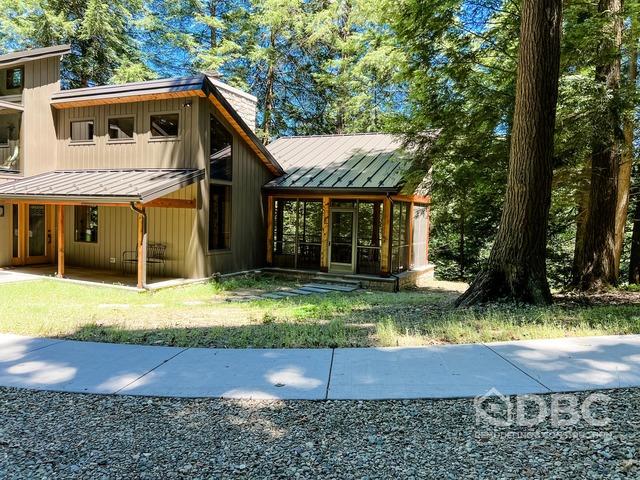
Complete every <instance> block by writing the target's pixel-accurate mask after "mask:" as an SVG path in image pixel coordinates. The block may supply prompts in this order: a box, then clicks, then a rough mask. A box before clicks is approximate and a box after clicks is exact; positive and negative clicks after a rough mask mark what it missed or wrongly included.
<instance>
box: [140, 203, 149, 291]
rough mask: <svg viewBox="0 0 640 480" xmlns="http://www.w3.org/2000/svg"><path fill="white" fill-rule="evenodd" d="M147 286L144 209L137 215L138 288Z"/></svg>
mask: <svg viewBox="0 0 640 480" xmlns="http://www.w3.org/2000/svg"><path fill="white" fill-rule="evenodd" d="M146 285H147V216H146V213H145V209H144V207H141V208H140V212H139V213H138V288H141V289H142V288H145V286H146Z"/></svg>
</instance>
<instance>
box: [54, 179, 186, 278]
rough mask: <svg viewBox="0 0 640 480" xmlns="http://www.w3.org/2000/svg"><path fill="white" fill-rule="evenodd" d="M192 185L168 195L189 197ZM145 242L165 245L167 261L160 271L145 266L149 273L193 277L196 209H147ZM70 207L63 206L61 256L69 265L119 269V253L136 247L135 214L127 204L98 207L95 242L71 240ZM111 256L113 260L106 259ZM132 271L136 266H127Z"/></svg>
mask: <svg viewBox="0 0 640 480" xmlns="http://www.w3.org/2000/svg"><path fill="white" fill-rule="evenodd" d="M195 195H196V186H195V185H192V186H190V187H187V188H184V189H182V190H180V191H178V192H176V193H174V194H172V195H169V198H179V199H185V200H188V199H193V198H195ZM147 214H148V217H147V218H148V221H147V226H148V232H149V243H163V244H166V245H167V264H166V266H165V268H164V271H163V270H162V269H160V268H159V267H157V266H151V267H150V268H149V276H150V277H151V278H153V277H154V276H157V275H159V274H161V275H163V276H170V277H181V278H197V277H196V276H195V275H193V264H192V262H191V261H189V259H188V252H189V251H190V249H191V243H192V242H193V241H195V238H194V236H193V234H192V232H193V230H194V224H195V219H196V211H195V210H193V209H185V208H149V209H148V210H147ZM74 223H75V222H74V207H65V259H66V264H67V265H71V266H82V267H93V268H96V269H101V270H116V271H121V270H122V267H123V265H122V261H121V260H122V253H123V252H124V251H134V250H135V249H136V238H137V237H136V214H135V213H134V212H133V211H132V210H131V209H130V208H128V207H98V242H97V243H83V242H76V241H75V232H74V229H75V225H74ZM111 258H115V259H116V263H111V262H110V259H111ZM127 271H128V272H131V273H132V274H135V271H136V265H135V264H129V265H127Z"/></svg>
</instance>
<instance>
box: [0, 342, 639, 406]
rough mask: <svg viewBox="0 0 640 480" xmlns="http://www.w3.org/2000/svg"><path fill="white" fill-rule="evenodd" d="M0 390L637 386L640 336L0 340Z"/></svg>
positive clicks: (373, 395) (392, 391) (426, 390)
mask: <svg viewBox="0 0 640 480" xmlns="http://www.w3.org/2000/svg"><path fill="white" fill-rule="evenodd" d="M0 386H9V387H23V388H33V389H38V390H53V391H66V392H85V393H102V394H118V395H153V396H175V397H223V398H251V399H309V400H324V399H408V398H444V397H474V396H477V395H483V394H485V393H486V392H487V391H489V390H490V389H492V388H494V389H496V390H497V391H499V392H500V393H502V394H505V395H512V394H527V393H546V392H564V391H578V390H591V389H602V388H620V387H636V386H640V335H628V336H608V337H585V338H563V339H553V340H532V341H524V342H503V343H491V344H484V345H483V344H477V345H444V346H431V347H417V348H360V349H349V348H347V349H305V350H302V349H279V350H269V349H246V350H242V349H239V350H238V349H228V350H227V349H206V348H173V347H153V346H137V345H118V344H107V343H92V342H76V341H65V340H53V339H45V338H31V337H21V336H16V335H9V334H0Z"/></svg>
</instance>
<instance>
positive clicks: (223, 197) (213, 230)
mask: <svg viewBox="0 0 640 480" xmlns="http://www.w3.org/2000/svg"><path fill="white" fill-rule="evenodd" d="M209 135H210V150H209V157H210V158H209V161H210V169H209V182H210V185H209V250H225V249H229V248H231V195H232V192H231V181H232V179H233V155H232V145H233V136H232V135H231V133H229V131H228V130H227V129H226V128H225V127H224V125H222V123H220V122H219V121H218V119H217V118H215V117H214V116H213V115H211V116H210V117H209Z"/></svg>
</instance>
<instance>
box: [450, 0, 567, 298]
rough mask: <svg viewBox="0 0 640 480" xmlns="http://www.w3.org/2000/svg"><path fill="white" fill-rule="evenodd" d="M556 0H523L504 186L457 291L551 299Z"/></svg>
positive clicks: (558, 0)
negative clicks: (489, 229)
mask: <svg viewBox="0 0 640 480" xmlns="http://www.w3.org/2000/svg"><path fill="white" fill-rule="evenodd" d="M561 27H562V1H561V0H522V11H521V26H520V50H519V53H518V77H517V84H516V102H515V110H514V117H513V129H512V134H511V152H510V156H509V175H508V178H507V192H506V199H505V204H504V209H503V211H502V218H501V219H500V228H499V229H498V235H497V237H496V241H495V243H494V245H493V249H492V250H491V254H490V256H489V262H488V265H487V267H486V269H485V270H484V271H483V272H481V273H480V274H479V275H478V277H476V279H475V280H474V281H473V283H472V284H471V286H470V287H469V289H468V290H467V291H466V292H465V293H464V294H463V295H462V296H461V297H460V298H459V299H458V305H471V304H474V303H478V302H485V301H490V300H494V299H499V298H505V297H506V298H511V299H515V300H519V301H524V302H528V303H549V302H550V301H551V293H550V291H549V284H548V282H547V268H546V261H545V259H546V245H547V227H548V219H549V207H550V204H551V181H552V178H553V165H552V157H553V134H554V130H555V118H556V103H557V99H558V76H559V69H560V35H561Z"/></svg>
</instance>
